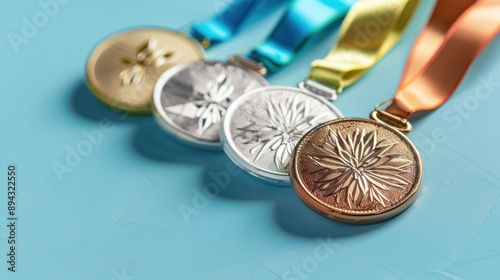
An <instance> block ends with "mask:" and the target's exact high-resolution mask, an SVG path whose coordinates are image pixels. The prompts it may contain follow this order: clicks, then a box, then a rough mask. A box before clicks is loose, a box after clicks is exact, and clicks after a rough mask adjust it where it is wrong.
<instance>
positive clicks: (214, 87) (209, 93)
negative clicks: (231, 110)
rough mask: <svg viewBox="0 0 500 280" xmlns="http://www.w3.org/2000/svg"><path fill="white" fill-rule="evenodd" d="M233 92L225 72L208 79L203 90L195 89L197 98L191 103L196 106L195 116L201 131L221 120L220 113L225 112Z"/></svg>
mask: <svg viewBox="0 0 500 280" xmlns="http://www.w3.org/2000/svg"><path fill="white" fill-rule="evenodd" d="M233 92H234V86H233V85H232V84H231V82H230V81H229V79H228V76H227V74H226V73H225V72H223V73H222V74H220V75H219V76H218V77H217V78H215V80H210V81H209V82H208V84H207V87H206V89H205V90H204V91H201V92H200V91H195V96H196V97H198V98H199V100H196V101H193V104H194V105H195V106H196V107H198V109H197V110H196V113H195V116H196V117H197V118H199V120H198V127H199V130H200V131H201V132H204V131H205V130H207V129H208V128H209V127H210V126H211V125H214V124H217V123H219V122H220V121H221V119H222V115H223V114H224V113H226V108H227V107H228V106H229V101H230V100H229V97H230V96H231V94H233Z"/></svg>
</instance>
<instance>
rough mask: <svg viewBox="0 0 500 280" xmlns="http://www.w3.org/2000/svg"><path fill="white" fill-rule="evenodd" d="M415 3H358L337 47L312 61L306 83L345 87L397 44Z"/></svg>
mask: <svg viewBox="0 0 500 280" xmlns="http://www.w3.org/2000/svg"><path fill="white" fill-rule="evenodd" d="M418 3H419V1H415V0H388V1H372V0H361V1H359V2H358V3H356V4H355V5H354V6H353V7H352V9H351V11H350V12H349V13H348V14H347V16H346V18H345V20H344V22H343V24H342V27H341V31H340V36H339V39H338V42H337V44H336V45H335V46H334V47H333V49H332V50H331V51H330V53H329V54H328V56H327V57H325V58H324V59H320V60H315V61H313V63H312V65H311V67H312V68H311V72H310V74H309V79H312V80H315V81H318V82H322V83H325V84H330V85H334V86H337V87H338V86H339V85H341V84H342V85H344V86H349V85H351V84H353V83H354V82H355V81H357V80H358V79H359V78H360V77H361V76H362V75H363V74H364V73H365V72H366V71H367V70H368V69H370V68H371V67H372V66H373V65H374V64H375V63H377V61H379V60H380V59H381V58H382V57H383V56H384V55H385V54H386V53H387V52H389V50H391V49H392V47H393V46H394V45H395V44H396V43H397V42H398V41H399V38H400V37H401V34H402V32H403V30H404V28H405V27H406V25H407V24H408V22H409V20H410V18H411V16H412V14H413V12H414V11H415V9H416V7H417V5H418Z"/></svg>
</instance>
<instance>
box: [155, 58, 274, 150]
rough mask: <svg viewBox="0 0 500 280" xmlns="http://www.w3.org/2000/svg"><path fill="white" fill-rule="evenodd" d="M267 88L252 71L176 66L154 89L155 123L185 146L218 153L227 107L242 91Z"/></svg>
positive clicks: (209, 65)
mask: <svg viewBox="0 0 500 280" xmlns="http://www.w3.org/2000/svg"><path fill="white" fill-rule="evenodd" d="M267 85H269V84H268V83H267V81H266V80H265V79H264V78H263V77H262V76H260V75H258V74H256V73H255V72H253V71H251V70H247V69H245V68H241V67H238V66H234V65H231V64H228V63H224V62H208V61H199V62H192V63H185V64H181V65H176V66H174V67H172V68H171V69H169V70H168V71H166V72H165V73H164V74H163V75H162V76H161V77H160V79H158V82H157V84H156V86H155V89H154V96H153V103H154V110H155V116H156V120H157V122H158V123H159V124H160V126H161V127H162V128H163V129H164V130H165V131H166V132H167V133H168V134H170V135H172V136H173V137H175V138H177V139H178V140H180V141H182V142H184V143H186V144H188V145H191V146H194V147H196V148H200V149H208V150H220V149H221V147H222V145H221V140H220V122H221V120H222V116H223V115H224V114H225V112H226V109H227V107H228V106H229V104H230V103H231V102H232V101H233V100H234V99H236V98H237V97H239V96H240V95H242V94H243V93H245V92H246V91H249V90H252V89H255V88H260V87H263V86H267Z"/></svg>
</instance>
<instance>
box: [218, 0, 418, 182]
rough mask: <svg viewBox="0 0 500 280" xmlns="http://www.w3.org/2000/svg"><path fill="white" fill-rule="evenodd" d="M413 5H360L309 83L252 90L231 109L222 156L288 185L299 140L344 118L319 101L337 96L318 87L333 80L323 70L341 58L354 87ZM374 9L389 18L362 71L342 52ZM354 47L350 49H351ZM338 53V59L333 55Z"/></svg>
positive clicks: (366, 1)
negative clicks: (351, 70)
mask: <svg viewBox="0 0 500 280" xmlns="http://www.w3.org/2000/svg"><path fill="white" fill-rule="evenodd" d="M416 4H417V1H411V3H410V1H409V0H397V1H394V0H393V1H384V2H381V1H371V0H364V1H363V0H362V1H358V2H357V3H356V4H355V5H354V6H353V7H352V8H351V10H350V11H349V13H348V14H347V16H346V18H345V20H344V22H343V24H342V27H341V30H342V31H341V35H340V38H339V42H338V43H337V45H336V47H334V51H332V52H331V53H330V55H329V56H328V57H327V58H326V60H327V63H324V62H322V61H315V62H314V63H313V65H312V69H311V77H310V78H309V80H307V81H306V82H302V83H300V84H299V88H294V87H278V86H269V87H263V88H259V89H255V90H253V91H250V92H248V93H245V94H244V95H242V96H241V97H239V98H238V99H236V100H235V101H234V102H233V103H232V104H231V105H230V106H229V109H228V111H227V113H226V115H225V117H224V122H223V125H222V132H221V135H222V138H223V143H224V151H225V152H226V154H227V155H228V156H229V157H230V158H231V160H233V161H234V162H235V163H236V164H237V165H238V166H239V167H240V168H242V169H243V170H246V171H247V172H249V173H250V174H252V175H254V176H256V177H258V178H260V179H264V180H266V181H268V182H271V183H274V184H280V185H290V177H289V161H290V157H291V154H292V152H293V150H294V148H295V146H296V145H297V143H298V142H299V139H301V138H302V137H303V136H304V135H305V134H306V133H307V132H308V131H309V130H311V129H313V128H314V127H316V126H318V125H319V124H321V123H324V122H326V121H330V120H335V119H338V118H342V117H343V116H342V114H341V113H340V111H339V110H338V109H337V108H336V107H335V106H333V105H332V104H331V103H330V102H328V101H327V100H326V99H325V98H323V97H330V99H333V98H334V97H335V96H336V93H337V92H339V88H338V87H336V88H335V89H332V88H331V87H329V86H325V85H323V84H322V83H321V82H324V81H333V82H334V81H336V80H334V79H333V78H331V77H327V79H325V78H324V77H325V76H328V75H327V74H328V73H331V72H332V71H334V70H330V69H334V68H327V66H328V67H329V66H330V64H332V61H335V62H334V63H333V64H332V65H333V66H334V67H340V66H339V65H341V63H340V62H337V61H336V60H338V59H340V58H342V59H343V61H344V62H343V63H344V65H348V64H349V65H358V66H357V70H358V71H357V76H356V78H354V77H353V78H351V83H352V82H353V81H354V80H355V79H357V78H359V77H360V76H361V75H362V73H364V72H365V71H366V70H368V69H369V68H370V66H371V65H373V64H374V63H375V62H376V61H377V60H378V59H379V58H380V57H382V55H383V54H384V53H385V52H387V51H389V49H390V47H392V46H393V45H394V44H395V43H396V42H397V38H398V37H399V36H398V34H400V33H401V30H402V29H403V27H404V26H405V25H406V23H407V22H408V18H409V15H411V14H412V12H413V11H414V9H415V7H416ZM373 11H376V12H378V11H380V13H385V14H386V15H387V14H389V15H390V16H387V17H386V18H387V19H388V20H389V22H388V23H387V24H386V25H385V27H384V28H383V29H380V31H381V32H380V34H379V37H377V38H376V41H377V42H376V43H371V44H370V45H369V46H366V47H367V48H368V51H366V52H365V53H366V54H365V55H366V56H369V54H368V53H372V54H373V55H372V56H373V57H372V59H371V60H370V63H365V64H364V65H363V66H364V68H362V67H359V63H357V61H356V60H354V59H353V60H352V61H348V58H349V57H350V56H345V54H346V53H347V52H348V47H347V45H348V42H351V41H353V39H352V38H355V35H354V34H357V33H358V31H357V30H359V29H360V28H362V29H363V30H364V29H365V26H366V25H367V24H369V23H370V22H372V21H373V20H374V19H373V18H374V17H373ZM382 15H384V14H382ZM389 46H390V47H389ZM353 47H354V46H350V48H351V49H352V48H353ZM339 50H341V51H342V55H339V54H337V52H338V51H339ZM355 52H358V53H361V52H363V50H358V49H356V51H355ZM320 67H321V69H320ZM325 69H328V70H329V71H328V72H327V71H325ZM316 77H318V78H316ZM330 84H331V83H330ZM345 86H347V84H346V85H345Z"/></svg>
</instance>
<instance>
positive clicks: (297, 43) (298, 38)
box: [245, 0, 356, 72]
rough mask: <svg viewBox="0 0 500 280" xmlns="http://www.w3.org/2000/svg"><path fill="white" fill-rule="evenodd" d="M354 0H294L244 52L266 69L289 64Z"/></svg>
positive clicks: (271, 70)
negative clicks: (262, 37)
mask: <svg viewBox="0 0 500 280" xmlns="http://www.w3.org/2000/svg"><path fill="white" fill-rule="evenodd" d="M355 2H356V0H296V1H294V2H293V3H292V4H290V7H289V8H288V10H287V12H286V13H285V15H284V16H283V17H282V18H281V20H280V22H279V23H278V25H276V27H275V28H274V30H273V31H272V32H271V34H270V35H269V37H268V38H267V39H266V40H265V41H264V42H263V43H261V44H260V45H258V46H257V47H256V48H255V49H253V50H252V51H250V52H248V53H246V54H245V56H246V57H247V58H250V59H251V60H254V61H257V62H261V63H262V64H264V66H265V67H266V68H267V70H268V72H275V71H276V70H277V69H279V68H280V67H283V66H286V65H288V64H290V63H291V62H292V61H293V59H294V58H295V56H296V55H297V53H299V52H300V51H301V50H302V49H303V48H304V47H305V46H306V45H307V44H308V43H310V41H311V39H312V38H313V37H314V36H315V35H317V34H318V33H320V32H321V31H322V30H324V29H326V28H327V27H329V26H330V25H332V24H333V23H334V22H336V21H338V20H339V19H342V18H343V17H344V16H345V15H346V14H347V12H348V11H349V9H350V7H351V6H352V5H353V4H354V3H355Z"/></svg>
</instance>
